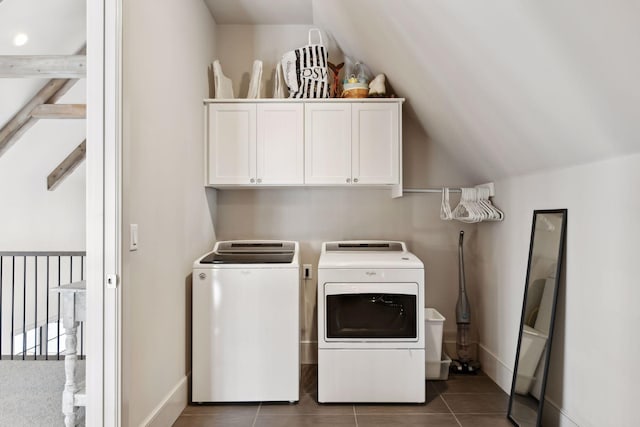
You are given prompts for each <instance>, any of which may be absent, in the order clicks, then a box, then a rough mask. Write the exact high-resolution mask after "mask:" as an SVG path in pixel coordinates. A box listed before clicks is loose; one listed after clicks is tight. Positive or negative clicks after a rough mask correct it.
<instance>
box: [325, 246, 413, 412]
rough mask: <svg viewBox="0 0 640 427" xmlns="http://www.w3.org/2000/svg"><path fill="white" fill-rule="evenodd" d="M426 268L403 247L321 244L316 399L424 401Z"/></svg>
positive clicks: (332, 400) (337, 400) (326, 400)
mask: <svg viewBox="0 0 640 427" xmlns="http://www.w3.org/2000/svg"><path fill="white" fill-rule="evenodd" d="M424 328H425V326H424V265H423V263H422V261H420V260H419V259H418V257H416V256H415V255H413V254H412V253H410V252H408V251H407V247H406V244H405V243H404V242H393V241H343V242H326V243H323V244H322V252H321V254H320V261H319V263H318V401H319V402H415V403H421V402H424V401H425V338H424V334H425V331H424Z"/></svg>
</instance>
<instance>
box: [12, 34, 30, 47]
mask: <svg viewBox="0 0 640 427" xmlns="http://www.w3.org/2000/svg"><path fill="white" fill-rule="evenodd" d="M28 41H29V36H28V35H26V34H25V33H18V34H16V35H15V37H14V38H13V44H14V45H16V46H24V45H25V44H27V42H28Z"/></svg>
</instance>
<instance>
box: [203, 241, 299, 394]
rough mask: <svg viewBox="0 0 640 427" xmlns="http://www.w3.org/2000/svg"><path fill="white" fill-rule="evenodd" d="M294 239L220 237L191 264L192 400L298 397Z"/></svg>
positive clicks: (296, 280) (296, 266) (297, 247)
mask: <svg viewBox="0 0 640 427" xmlns="http://www.w3.org/2000/svg"><path fill="white" fill-rule="evenodd" d="M299 289H300V263H299V246H298V243H297V242H289V241H264V240H257V241H248V240H236V241H223V242H217V243H216V245H215V247H214V250H213V252H211V253H209V254H206V255H204V256H202V257H201V258H199V259H198V260H196V261H195V263H194V264H193V309H192V331H193V338H192V401H193V402H249V401H290V402H294V401H297V400H299V381H300V361H299V359H300V355H299V354H300V350H299V342H300V325H299V313H300V309H299Z"/></svg>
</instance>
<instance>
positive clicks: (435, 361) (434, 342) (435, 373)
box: [424, 308, 445, 380]
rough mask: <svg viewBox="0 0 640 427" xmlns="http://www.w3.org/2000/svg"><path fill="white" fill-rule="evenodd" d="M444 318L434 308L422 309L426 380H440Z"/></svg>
mask: <svg viewBox="0 0 640 427" xmlns="http://www.w3.org/2000/svg"><path fill="white" fill-rule="evenodd" d="M444 321H445V318H444V316H443V315H442V314H440V313H439V312H438V310H436V309H435V308H425V309H424V323H425V347H426V351H425V356H426V357H425V359H426V363H427V366H426V370H425V372H426V377H427V379H434V380H437V379H440V378H441V375H440V367H441V365H442V359H441V356H442V329H443V327H444Z"/></svg>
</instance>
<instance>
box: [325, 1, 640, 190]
mask: <svg viewBox="0 0 640 427" xmlns="http://www.w3.org/2000/svg"><path fill="white" fill-rule="evenodd" d="M313 16H314V23H315V24H316V25H318V26H320V27H321V28H323V29H325V30H326V31H327V32H328V33H330V34H331V35H332V36H333V37H334V38H335V39H336V41H337V43H338V45H339V46H340V47H341V48H342V50H343V51H344V52H345V54H347V55H350V56H352V57H354V58H356V59H359V60H361V61H363V62H365V63H366V64H367V65H369V66H370V67H371V68H372V69H373V70H374V72H383V73H385V74H386V75H387V77H388V79H389V81H390V83H391V84H392V85H393V87H394V89H395V91H396V92H397V93H398V94H399V95H400V96H404V97H406V98H407V103H408V106H409V107H410V108H412V109H413V110H414V111H415V113H416V115H417V117H418V119H419V120H420V122H421V123H422V125H423V126H424V128H425V129H426V131H427V133H428V134H429V135H430V136H431V137H432V138H433V139H434V141H435V142H436V143H438V144H441V145H443V146H444V147H446V149H447V150H449V151H450V152H451V154H452V155H453V156H454V157H455V158H456V159H458V161H459V162H460V163H461V165H462V166H463V167H465V168H466V169H467V170H468V171H469V172H470V173H471V174H472V175H471V176H475V177H476V179H477V180H478V181H484V180H492V179H496V178H501V177H505V176H511V175H519V174H524V173H528V172H533V171H538V170H544V169H550V168H558V167H563V166H569V165H575V164H580V163H588V162H592V161H596V160H599V159H603V158H608V157H614V156H620V155H624V154H628V153H633V152H638V151H640V84H639V76H640V25H638V16H640V2H631V1H624V0H620V1H607V2H599V1H585V0H558V1H553V2H539V1H533V0H523V1H516V2H514V1H509V0H492V1H482V2H469V1H462V0H438V1H435V0H401V1H389V0H314V2H313Z"/></svg>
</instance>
